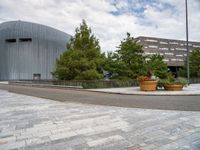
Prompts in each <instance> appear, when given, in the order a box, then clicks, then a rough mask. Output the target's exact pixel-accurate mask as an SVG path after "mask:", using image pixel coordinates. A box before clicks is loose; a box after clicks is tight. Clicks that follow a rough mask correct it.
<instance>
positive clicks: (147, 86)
mask: <svg viewBox="0 0 200 150" xmlns="http://www.w3.org/2000/svg"><path fill="white" fill-rule="evenodd" d="M156 87H157V81H155V80H146V81H140V90H141V91H155V90H156Z"/></svg>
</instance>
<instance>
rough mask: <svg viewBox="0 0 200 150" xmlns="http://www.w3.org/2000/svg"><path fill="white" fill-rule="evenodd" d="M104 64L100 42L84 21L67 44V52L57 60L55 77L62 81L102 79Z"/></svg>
mask: <svg viewBox="0 0 200 150" xmlns="http://www.w3.org/2000/svg"><path fill="white" fill-rule="evenodd" d="M103 62H104V58H103V55H102V54H101V51H100V46H99V41H98V39H96V38H95V37H94V35H92V32H91V29H90V28H89V27H88V26H87V24H86V22H85V20H83V21H82V24H81V25H80V27H79V28H76V30H75V35H74V37H73V38H71V40H70V42H69V43H68V44H67V50H66V51H65V52H64V53H63V54H62V55H61V56H60V58H59V59H57V61H56V69H55V71H54V72H53V75H54V76H55V77H56V78H58V79H60V80H94V79H101V78H102V77H103V74H102V71H101V65H102V63H103Z"/></svg>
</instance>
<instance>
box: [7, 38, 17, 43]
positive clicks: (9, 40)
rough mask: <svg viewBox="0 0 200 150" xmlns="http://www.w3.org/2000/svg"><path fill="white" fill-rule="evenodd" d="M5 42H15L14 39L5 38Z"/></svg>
mask: <svg viewBox="0 0 200 150" xmlns="http://www.w3.org/2000/svg"><path fill="white" fill-rule="evenodd" d="M6 42H7V43H16V39H6Z"/></svg>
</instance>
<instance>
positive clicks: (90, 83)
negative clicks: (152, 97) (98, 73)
mask: <svg viewBox="0 0 200 150" xmlns="http://www.w3.org/2000/svg"><path fill="white" fill-rule="evenodd" d="M9 83H10V84H11V85H27V86H40V87H59V88H84V89H95V88H117V87H134V86H138V82H137V80H128V81H121V80H109V81H107V80H80V81H74V80H72V81H66V80H65V81H59V80H19V81H10V82H9ZM190 83H191V84H194V83H200V78H191V79H190Z"/></svg>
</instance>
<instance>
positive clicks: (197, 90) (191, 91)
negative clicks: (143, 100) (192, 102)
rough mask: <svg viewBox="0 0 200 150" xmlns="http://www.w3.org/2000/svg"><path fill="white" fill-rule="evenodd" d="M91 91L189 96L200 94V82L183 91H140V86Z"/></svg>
mask: <svg viewBox="0 0 200 150" xmlns="http://www.w3.org/2000/svg"><path fill="white" fill-rule="evenodd" d="M90 91H96V92H104V93H117V94H129V95H154V96H157V95H158V96H159V95H163V96H182V95H185V96H188V95H194V96H195V95H200V84H190V85H189V86H187V87H184V88H183V90H182V91H166V90H164V89H158V90H156V91H150V92H145V91H140V88H139V87H123V88H105V89H90Z"/></svg>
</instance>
